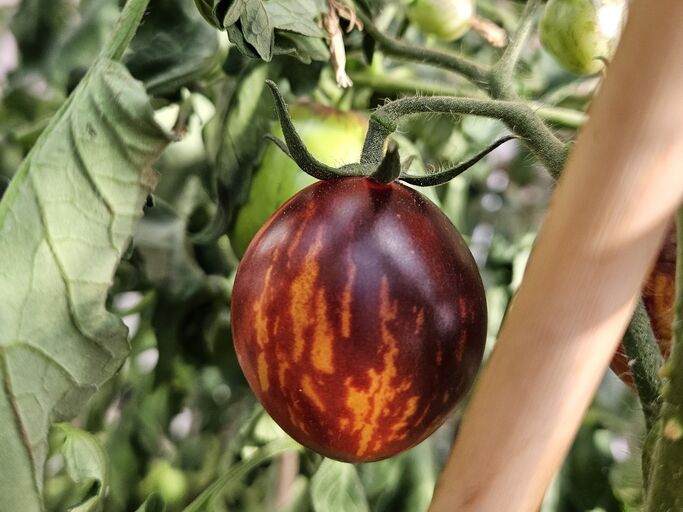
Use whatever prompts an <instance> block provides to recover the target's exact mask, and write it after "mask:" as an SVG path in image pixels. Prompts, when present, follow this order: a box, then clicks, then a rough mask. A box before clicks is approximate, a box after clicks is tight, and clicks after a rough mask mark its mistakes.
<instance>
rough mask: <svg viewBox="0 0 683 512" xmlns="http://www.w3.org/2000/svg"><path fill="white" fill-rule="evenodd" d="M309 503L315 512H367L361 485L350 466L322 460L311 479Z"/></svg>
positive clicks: (353, 467)
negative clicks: (333, 511) (339, 511)
mask: <svg viewBox="0 0 683 512" xmlns="http://www.w3.org/2000/svg"><path fill="white" fill-rule="evenodd" d="M311 501H312V503H313V510H315V511H316V512H328V511H329V510H343V511H344V512H369V511H370V507H369V506H368V500H367V498H366V497H365V490H364V489H363V484H362V483H361V481H360V478H359V477H358V472H357V471H356V468H355V466H353V465H352V464H346V463H345V462H337V461H334V460H332V459H325V460H323V462H322V464H321V465H320V467H319V468H318V471H316V473H315V475H313V478H311Z"/></svg>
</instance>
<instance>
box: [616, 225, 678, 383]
mask: <svg viewBox="0 0 683 512" xmlns="http://www.w3.org/2000/svg"><path fill="white" fill-rule="evenodd" d="M675 290H676V229H675V226H673V227H672V228H671V229H670V230H669V233H668V235H667V237H666V240H665V241H664V245H663V246H662V249H661V250H660V252H659V255H658V256H657V260H656V262H655V265H654V267H653V268H652V271H651V272H650V274H649V275H648V277H647V279H646V280H645V284H644V285H643V290H642V297H643V303H644V304H645V310H646V311H647V316H648V317H649V318H650V323H651V324H652V330H653V332H654V334H655V338H657V344H658V345H659V349H660V351H661V353H662V357H663V358H664V360H666V359H667V358H668V357H669V354H670V352H671V342H672V336H673V334H672V323H673V319H674V298H675ZM628 360H629V359H628V356H627V355H626V351H625V350H624V346H623V345H619V348H618V349H617V352H616V354H614V358H613V359H612V363H611V364H610V368H611V369H612V371H613V372H614V373H615V374H616V375H617V377H619V378H620V379H621V380H622V381H623V382H624V383H625V384H627V385H629V386H630V387H631V388H634V387H635V384H634V382H633V375H632V374H631V368H630V367H629V365H628Z"/></svg>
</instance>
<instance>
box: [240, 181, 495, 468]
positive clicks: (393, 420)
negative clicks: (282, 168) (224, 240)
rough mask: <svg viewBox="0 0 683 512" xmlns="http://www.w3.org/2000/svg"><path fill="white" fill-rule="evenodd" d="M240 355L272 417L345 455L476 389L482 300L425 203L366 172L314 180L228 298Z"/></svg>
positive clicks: (472, 272) (412, 439)
mask: <svg viewBox="0 0 683 512" xmlns="http://www.w3.org/2000/svg"><path fill="white" fill-rule="evenodd" d="M232 328H233V338H234V343H235V349H236V351H237V356H238V359H239V362H240V365H241V366H242V370H243V371H244V374H245V375H246V377H247V380H248V381H249V384H250V385H251V388H252V389H253V391H254V393H255V394H256V396H257V397H258V399H259V400H260V401H261V403H262V404H263V406H264V407H265V409H266V410H267V411H268V412H269V413H270V415H271V416H272V417H273V418H274V419H275V421H276V422H277V423H278V424H279V425H280V426H281V427H282V428H283V429H284V430H285V431H286V432H287V433H289V434H290V435H291V436H292V437H293V438H294V439H296V440H297V441H299V442H300V443H302V444H303V445H305V446H308V447H310V448H312V449H313V450H315V451H317V452H319V453H322V454H324V455H326V456H328V457H332V458H335V459H338V460H343V461H353V462H367V461H373V460H378V459H382V458H385V457H390V456H392V455H394V454H396V453H398V452H400V451H402V450H406V449H408V448H410V447H412V446H414V445H415V444H417V443H419V442H420V441H422V440H423V439H425V438H426V437H427V436H428V435H429V434H431V433H432V432H433V431H434V430H435V429H436V428H437V427H438V426H439V425H441V424H442V423H443V421H444V420H445V419H446V417H447V416H448V413H449V412H450V411H451V410H452V409H453V408H454V406H455V405H456V404H457V403H458V401H459V400H460V399H462V398H463V396H464V395H465V393H466V392H467V390H468V389H469V388H470V386H471V384H472V381H473V379H474V377H475V374H476V373H477V369H478V368H479V365H480V363H481V358H482V354H483V350H484V343H485V338H486V302H485V296H484V289H483V286H482V283H481V279H480V276H479V273H478V271H477V267H476V264H475V262H474V260H473V258H472V256H471V254H470V252H469V250H468V248H467V245H466V244H465V242H464V241H463V239H462V237H461V236H460V234H459V233H458V232H457V230H456V229H455V228H454V227H453V225H452V224H451V223H450V222H449V220H448V219H447V218H446V216H445V215H444V214H443V213H442V212H441V211H440V210H439V209H438V208H437V207H436V206H435V205H434V204H433V203H431V202H430V201H429V200H428V199H426V198H425V197H424V196H422V195H421V194H420V193H418V192H416V191H414V190H413V189H411V188H409V187H406V186H404V185H401V184H398V183H392V184H390V185H380V184H378V183H376V182H373V181H370V180H368V179H366V178H360V177H359V178H341V179H335V180H329V181H322V182H318V183H315V184H313V185H311V186H309V187H307V188H305V189H304V190H302V191H301V192H299V193H298V194H297V195H296V196H294V197H293V198H292V199H290V200H289V202H287V203H285V204H284V205H283V206H282V207H281V208H280V209H279V210H278V211H276V212H275V213H274V214H273V216H272V217H271V218H270V219H269V220H268V221H267V222H266V224H265V225H264V226H263V227H262V228H261V230H260V231H259V232H258V234H257V235H256V237H255V238H254V240H253V241H252V243H251V245H250V246H249V248H248V249H247V251H246V253H245V255H244V258H243V259H242V262H241V263H240V266H239V269H238V271H237V277H236V279H235V284H234V288H233V298H232Z"/></svg>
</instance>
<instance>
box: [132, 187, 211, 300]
mask: <svg viewBox="0 0 683 512" xmlns="http://www.w3.org/2000/svg"><path fill="white" fill-rule="evenodd" d="M135 248H136V250H137V251H138V252H139V253H140V255H141V256H142V262H143V269H144V271H145V275H146V277H147V279H148V280H149V281H150V282H151V283H152V284H153V285H154V286H155V288H157V289H159V290H163V291H164V292H165V293H168V294H169V295H170V296H172V297H174V298H177V299H178V300H187V298H189V297H191V296H192V295H193V294H195V293H196V292H197V291H198V290H199V289H200V288H202V287H203V286H205V280H206V275H205V274H204V272H203V271H202V269H201V268H200V267H199V265H198V264H197V262H196V261H195V260H194V258H193V257H192V255H191V254H190V247H189V243H188V241H187V223H186V221H185V220H184V219H182V218H180V217H179V216H178V215H177V214H176V212H175V211H174V210H173V208H172V207H170V206H169V205H168V204H167V203H164V202H163V201H161V200H159V199H157V201H156V204H155V206H154V208H151V209H150V210H149V211H147V213H146V214H145V216H144V218H143V219H142V221H141V222H140V223H139V224H138V226H137V229H136V230H135Z"/></svg>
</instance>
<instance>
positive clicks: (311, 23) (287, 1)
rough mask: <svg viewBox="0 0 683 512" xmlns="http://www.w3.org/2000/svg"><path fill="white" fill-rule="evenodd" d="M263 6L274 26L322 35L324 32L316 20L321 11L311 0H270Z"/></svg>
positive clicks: (311, 34)
mask: <svg viewBox="0 0 683 512" xmlns="http://www.w3.org/2000/svg"><path fill="white" fill-rule="evenodd" d="M265 6H266V10H267V11H268V15H269V16H270V19H271V21H272V23H273V26H274V27H275V28H279V29H281V30H289V31H291V32H296V33H298V34H302V35H304V36H311V37H324V35H325V33H324V32H323V30H322V29H321V28H320V26H319V25H318V23H317V22H316V18H317V17H318V16H320V14H321V11H320V10H319V6H318V5H316V2H314V1H313V0H270V1H269V2H267V3H266V4H265Z"/></svg>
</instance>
